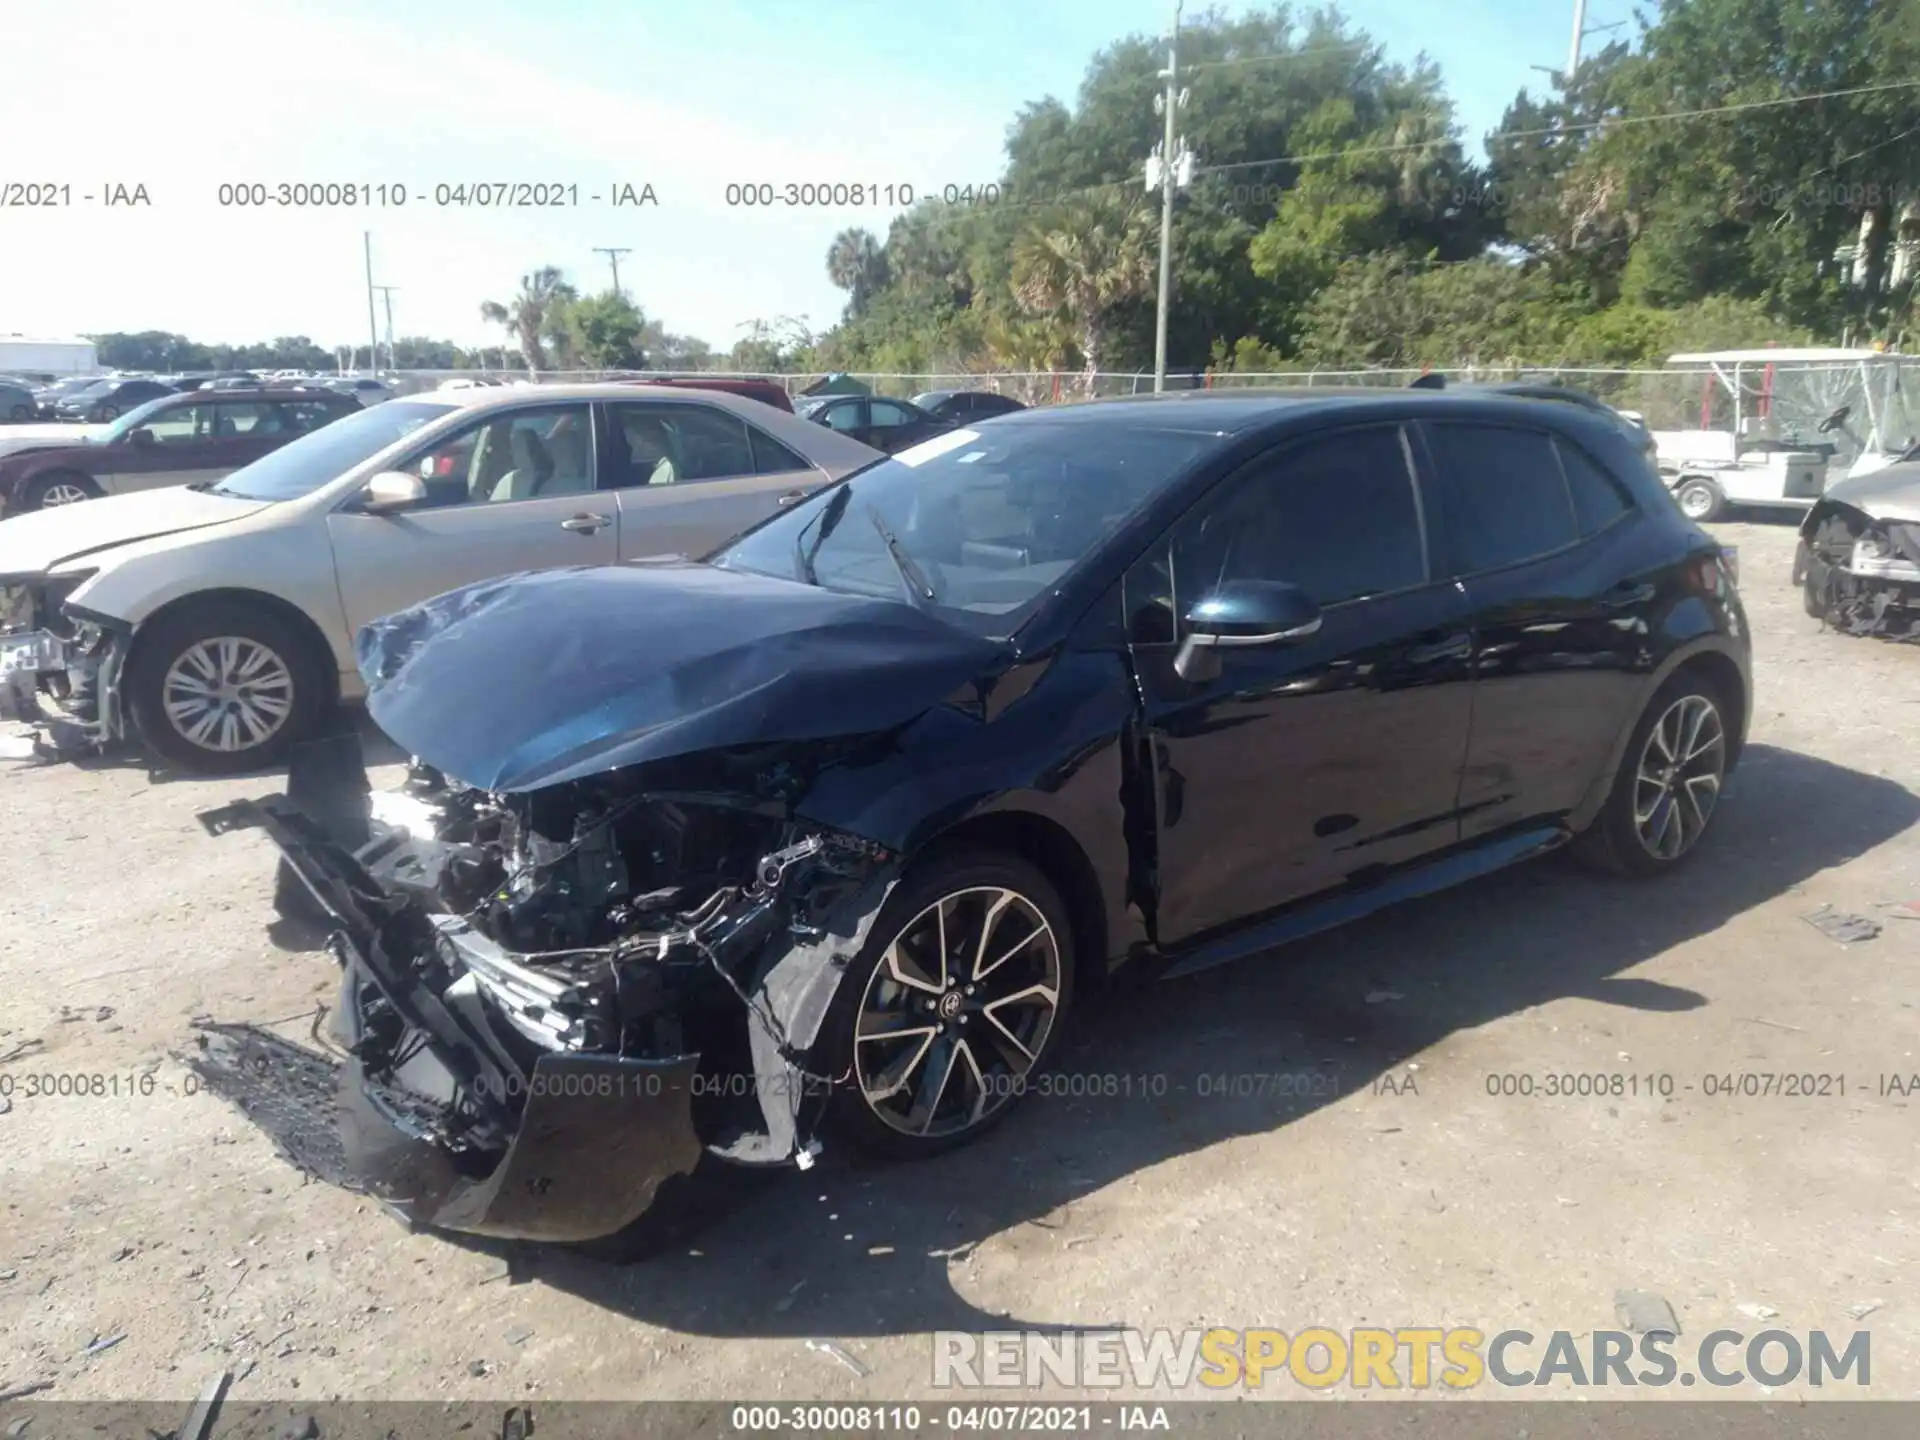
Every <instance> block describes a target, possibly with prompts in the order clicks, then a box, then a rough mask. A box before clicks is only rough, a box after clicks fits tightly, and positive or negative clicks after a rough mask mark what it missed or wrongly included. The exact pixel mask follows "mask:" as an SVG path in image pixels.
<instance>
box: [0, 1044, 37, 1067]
mask: <svg viewBox="0 0 1920 1440" xmlns="http://www.w3.org/2000/svg"><path fill="white" fill-rule="evenodd" d="M46 1048H47V1042H46V1041H44V1040H37V1039H36V1040H22V1041H21V1042H20V1043H19V1044H18V1045H15V1046H14V1047H13V1048H12V1049H11V1050H9V1051H7V1053H6V1054H4V1055H0V1065H4V1064H6V1063H7V1062H8V1061H9V1060H18V1059H19V1058H20V1057H21V1056H22V1055H31V1054H32V1053H33V1052H34V1051H36V1050H44V1049H46Z"/></svg>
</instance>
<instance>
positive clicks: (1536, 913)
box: [474, 745, 1920, 1338]
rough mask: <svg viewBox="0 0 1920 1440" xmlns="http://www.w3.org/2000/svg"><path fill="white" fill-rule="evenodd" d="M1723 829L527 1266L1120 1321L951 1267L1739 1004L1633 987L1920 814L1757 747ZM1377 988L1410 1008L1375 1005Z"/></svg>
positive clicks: (1100, 1041)
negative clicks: (1436, 1074) (973, 1113)
mask: <svg viewBox="0 0 1920 1440" xmlns="http://www.w3.org/2000/svg"><path fill="white" fill-rule="evenodd" d="M1721 818H1722V821H1723V823H1722V824H1721V826H1720V827H1719V828H1718V830H1717V831H1716V833H1715V835H1714V836H1713V837H1712V839H1711V840H1710V841H1709V842H1708V844H1707V845H1706V847H1705V848H1703V850H1702V851H1701V853H1700V854H1699V855H1698V856H1696V857H1695V858H1694V859H1693V861H1692V862H1690V864H1689V866H1688V868H1687V869H1686V870H1685V871H1684V872H1683V873H1682V874H1681V875H1677V876H1675V877H1673V878H1672V879H1671V880H1668V881H1665V882H1653V883H1644V884H1643V883H1636V882H1632V881H1627V880H1616V879H1613V878H1610V877H1605V876H1599V875H1595V874H1593V873H1591V872H1589V871H1587V870H1585V869H1584V868H1582V867H1580V866H1578V865H1577V864H1575V863H1573V862H1571V861H1568V860H1566V859H1562V858H1559V857H1554V858H1549V859H1546V860H1543V861H1538V862H1534V863H1532V864H1528V865H1523V866H1520V867H1517V868H1515V869H1512V870H1509V871H1506V872H1504V873H1502V874H1499V875H1495V876H1492V877H1489V878H1487V879H1484V880H1481V881H1478V882H1475V883H1472V884H1469V885H1466V886H1462V887H1459V888H1457V889H1454V890H1452V891H1449V892H1446V893H1444V894H1440V895H1436V896H1432V897H1429V898H1427V899H1423V900H1419V901H1414V902H1411V903H1409V904H1406V905H1402V906H1399V907H1396V908H1394V909H1391V910H1388V911H1384V912H1382V913H1380V914H1377V915H1374V916H1371V917H1369V918H1367V919H1365V920H1362V921H1359V922H1357V923H1355V924H1353V925H1350V926H1347V927H1345V928H1344V929H1342V930H1338V931H1334V932H1331V933H1329V934H1326V935H1322V936H1319V937H1315V938H1312V939H1308V940H1303V941H1300V942H1297V943H1295V944H1293V945H1291V946H1288V947H1285V948H1283V949H1281V950H1278V951H1275V952H1272V953H1270V954H1268V955H1265V956H1262V957H1259V958H1256V959H1254V960H1252V961H1248V962H1245V963H1241V964H1237V965H1233V966H1229V967H1224V968H1222V969H1219V970H1214V971H1209V972H1207V973H1204V974H1201V975H1199V976H1196V977H1194V978H1191V979H1187V980H1180V981H1172V982H1168V983H1164V984H1156V985H1151V986H1144V987H1130V988H1126V989H1119V990H1116V991H1114V992H1112V993H1110V994H1108V995H1106V996H1104V997H1102V998H1101V1000H1100V1001H1099V1002H1098V1003H1095V1004H1092V1005H1088V1006H1084V1007H1083V1008H1082V1013H1081V1014H1080V1015H1079V1016H1078V1018H1077V1023H1075V1024H1073V1025H1072V1026H1071V1027H1070V1029H1069V1032H1068V1034H1067V1035H1066V1036H1065V1037H1064V1039H1065V1042H1066V1043H1065V1048H1064V1049H1063V1051H1062V1052H1061V1054H1060V1056H1059V1059H1058V1062H1057V1065H1056V1070H1055V1076H1056V1080H1055V1088H1056V1090H1064V1091H1066V1093H1065V1094H1064V1095H1059V1094H1056V1095H1039V1094H1036V1095H1031V1096H1029V1098H1028V1099H1027V1101H1026V1102H1025V1103H1024V1104H1023V1105H1022V1106H1020V1107H1019V1108H1018V1109H1017V1110H1016V1111H1014V1112H1013V1113H1012V1114H1010V1115H1009V1116H1008V1118H1007V1120H1006V1122H1005V1123H1004V1124H1002V1125H1000V1126H999V1127H997V1128H996V1129H994V1130H993V1131H991V1132H989V1133H988V1134H986V1135H984V1136H982V1137H981V1138H980V1139H979V1140H978V1141H976V1142H975V1143H974V1144H972V1145H969V1146H967V1147H966V1148H964V1149H962V1150H958V1151H955V1152H952V1153H950V1154H947V1155H944V1156H941V1157H938V1158H935V1159H931V1160H926V1161H921V1162H919V1163H915V1164H895V1165H881V1164H867V1163H862V1162H859V1161H856V1160H848V1159H845V1158H842V1157H834V1156H826V1157H823V1159H822V1161H821V1163H820V1164H819V1165H818V1166H816V1167H815V1168H814V1169H813V1170H812V1171H810V1172H808V1173H805V1174H801V1173H798V1172H794V1171H782V1172H779V1173H776V1174H774V1175H771V1176H769V1175H764V1174H761V1175H755V1174H744V1173H742V1172H737V1171H735V1172H727V1173H729V1174H731V1175H734V1176H738V1177H739V1178H738V1181H737V1183H734V1184H731V1185H726V1186H724V1187H723V1193H721V1194H719V1195H718V1196H716V1195H714V1194H708V1195H707V1196H705V1197H703V1199H702V1202H701V1206H702V1211H703V1213H704V1214H705V1216H706V1217H707V1219H706V1223H705V1224H704V1228H703V1229H701V1230H700V1231H699V1232H697V1233H695V1234H693V1235H692V1236H691V1237H689V1238H687V1239H686V1240H685V1241H684V1243H681V1244H678V1245H676V1246H674V1247H673V1248H671V1249H669V1250H666V1251H664V1252H662V1253H659V1254H657V1255H655V1256H654V1258H652V1259H650V1260H647V1261H644V1262H642V1263H638V1264H633V1265H628V1266H616V1265H610V1264H606V1263H602V1262H599V1261H596V1260H594V1259H591V1258H589V1257H588V1256H586V1255H583V1254H581V1253H580V1252H578V1251H571V1250H566V1249H560V1248H552V1247H505V1248H506V1250H507V1251H509V1252H517V1253H514V1257H513V1259H512V1260H510V1262H509V1263H510V1268H512V1269H514V1270H515V1271H516V1273H518V1274H520V1275H522V1276H526V1277H531V1278H537V1279H539V1280H542V1281H544V1282H545V1283H547V1284H550V1285H553V1286H557V1287H558V1288H560V1289H562V1290H565V1291H567V1292H569V1293H572V1294H575V1295H578V1296H580V1297H582V1298H584V1299H587V1300H590V1301H592V1302H593V1303H595V1304H597V1305H600V1306H602V1307H604V1308H605V1309H606V1310H608V1311H610V1312H612V1313H614V1314H618V1315H624V1316H628V1317H631V1318H633V1319H637V1320H641V1321H644V1322H646V1323H649V1324H653V1325H660V1326H666V1327H669V1328H672V1329H674V1330H677V1331H681V1332H684V1333H691V1334H698V1335H715V1336H721V1335H725V1336H754V1337H795V1338H798V1337H805V1336H817V1335H823V1334H826V1335H839V1336H860V1335H883V1334H900V1333H915V1332H922V1331H927V1330H935V1329H955V1330H973V1331H976V1332H977V1331H980V1330H982V1329H1006V1328H1010V1327H1012V1326H1015V1325H1018V1326H1031V1327H1033V1328H1042V1329H1046V1328H1054V1327H1055V1326H1056V1325H1058V1324H1061V1323H1092V1324H1101V1323H1106V1322H1107V1321H1109V1320H1114V1319H1117V1318H1118V1317H1080V1316H1076V1317H1062V1316H1018V1317H1009V1316H1005V1315H996V1314H989V1313H986V1312H984V1311H982V1310H980V1309H978V1308H977V1307H975V1306H974V1305H973V1304H971V1303H970V1302H969V1301H968V1300H967V1299H966V1298H965V1297H964V1296H962V1295H961V1294H960V1293H959V1291H958V1290H956V1288H955V1285H954V1282H953V1278H952V1275H951V1272H950V1270H949V1266H950V1264H951V1263H953V1262H956V1261H963V1260H964V1258H965V1256H966V1255H967V1254H968V1252H969V1251H970V1250H971V1249H972V1248H973V1247H975V1246H977V1245H979V1244H980V1243H981V1242H982V1241H985V1240H987V1239H988V1238H989V1237H992V1236H996V1235H1002V1234H1005V1233H1007V1232H1009V1231H1012V1230H1014V1229H1016V1228H1017V1227H1022V1226H1033V1227H1039V1229H1040V1230H1042V1231H1046V1230H1054V1231H1057V1232H1060V1236H1061V1238H1060V1240H1059V1243H1060V1244H1063V1245H1065V1244H1069V1243H1072V1244H1082V1243H1090V1244H1095V1245H1098V1244H1102V1243H1105V1244H1111V1243H1112V1237H1097V1236H1096V1237H1093V1238H1091V1239H1083V1238H1082V1237H1083V1236H1085V1235H1087V1234H1088V1232H1086V1231H1085V1230H1083V1229H1080V1228H1078V1226H1077V1224H1076V1221H1075V1218H1074V1206H1075V1205H1076V1203H1077V1202H1080V1201H1082V1200H1084V1199H1086V1198H1087V1197H1090V1196H1093V1195H1095V1194H1096V1193H1097V1192H1099V1191H1100V1190H1102V1189H1103V1188H1105V1187H1108V1186H1111V1185H1114V1184H1116V1183H1119V1182H1123V1181H1125V1180H1126V1178H1127V1177H1129V1176H1132V1175H1135V1174H1137V1173H1139V1172H1141V1171H1144V1170H1147V1169H1149V1168H1151V1167H1154V1166H1157V1165H1160V1164H1162V1163H1164V1162H1165V1161H1167V1160H1169V1159H1172V1158H1174V1157H1177V1156H1180V1155H1185V1154H1188V1153H1190V1152H1194V1151H1199V1150H1202V1149H1205V1148H1207V1147H1209V1146H1212V1145H1216V1144H1218V1143H1220V1142H1222V1141H1225V1140H1231V1139H1233V1138H1235V1137H1239V1136H1245V1135H1251V1134H1259V1133H1264V1132H1269V1131H1273V1130H1276V1129H1278V1128H1280V1127H1283V1126H1285V1125H1287V1124H1289V1123H1290V1122H1292V1121H1294V1120H1297V1119H1300V1118H1301V1117H1303V1116H1305V1115H1308V1114H1310V1113H1312V1112H1313V1111H1314V1110H1316V1109H1318V1108H1319V1107H1321V1106H1323V1105H1326V1104H1328V1103H1330V1102H1332V1101H1334V1100H1337V1099H1338V1098H1340V1097H1341V1096H1345V1095H1352V1094H1356V1093H1365V1092H1368V1091H1374V1092H1375V1093H1378V1092H1377V1090H1376V1089H1375V1087H1376V1086H1377V1085H1378V1084H1380V1083H1381V1077H1383V1076H1389V1075H1396V1074H1400V1073H1403V1072H1404V1070H1405V1066H1406V1064H1407V1062H1408V1061H1410V1060H1411V1059H1413V1058H1414V1057H1416V1056H1418V1055H1419V1054H1420V1053H1421V1052H1422V1051H1424V1050H1426V1049H1427V1048H1428V1047H1430V1046H1433V1045H1435V1044H1436V1043H1438V1042H1440V1041H1442V1040H1444V1039H1446V1038H1447V1037H1448V1036H1449V1035H1452V1034H1454V1033H1456V1032H1458V1031H1462V1030H1466V1029H1470V1028H1472V1027H1476V1026H1480V1025H1484V1024H1486V1023H1488V1022H1489V1021H1492V1020H1497V1019H1499V1018H1501V1017H1503V1016H1509V1015H1513V1014H1515V1013H1517V1012H1520V1011H1523V1010H1525V1009H1527V1008H1528V1007H1530V1006H1536V1005H1542V1004H1546V1003H1548V1002H1551V1001H1554V1000H1560V999H1565V998H1568V997H1580V998H1586V999H1591V1000H1596V1001H1600V1002H1602V1003H1605V1004H1611V1005H1619V1006H1623V1007H1626V1008H1628V1009H1632V1010H1640V1011H1648V1012H1655V1013H1668V1012H1679V1011H1686V1010H1693V1009H1698V1008H1700V1007H1703V1006H1707V1005H1714V1004H1725V1003H1729V999H1730V997H1731V996H1732V995H1733V994H1734V993H1736V986H1737V977H1733V976H1729V977H1728V986H1727V988H1726V990H1724V991H1722V992H1719V993H1716V994H1699V993H1696V992H1694V991H1691V990H1686V989H1680V988H1676V987H1673V986H1670V985H1665V984H1662V983H1660V982H1658V981H1655V980H1649V979H1643V978H1639V977H1634V976H1628V975H1625V974H1623V972H1625V971H1628V970H1631V969H1632V968H1633V967H1635V966H1637V965H1639V964H1641V963H1642V962H1644V961H1646V960H1648V959H1650V958H1652V957H1654V956H1656V955H1659V954H1660V953H1661V952H1663V951H1665V950H1667V949H1668V948H1669V947H1672V946H1675V945H1678V944H1681V943H1683V942H1685V941H1688V940H1690V939H1693V938H1695V937H1697V936H1700V935H1704V934H1707V933H1709V932H1711V931H1713V930H1715V929H1717V928H1719V927H1720V926H1722V925H1724V924H1725V923H1726V922H1727V921H1728V920H1730V919H1732V918H1733V917H1734V916H1736V915H1738V914H1740V913H1741V912H1743V911H1746V910H1749V909H1751V908H1752V907H1754V906H1756V905H1759V904H1761V903H1762V902H1764V901H1767V900H1769V899H1772V898H1773V897H1775V896H1777V895H1780V894H1782V893H1783V892H1785V891H1786V890H1787V889H1788V888H1789V887H1791V886H1793V885H1795V884H1797V883H1799V882H1801V881H1803V880H1805V879H1806V878H1807V877H1809V876H1811V875H1813V874H1815V873H1817V872H1819V871H1822V870H1825V869H1827V868H1829V867H1831V866H1834V865H1838V864H1841V863H1843V862H1845V861H1846V860H1849V859H1851V858H1853V857H1855V856H1858V855H1860V854H1862V853H1863V852H1865V851H1867V850H1869V849H1871V848H1872V847H1874V846H1876V845H1878V844H1880V843H1881V842H1883V841H1885V840H1887V839H1888V838H1890V837H1891V836H1893V835H1896V834H1898V833H1899V832H1900V831H1902V830H1904V829H1905V828H1906V827H1908V826H1909V825H1911V824H1913V823H1914V821H1915V820H1916V819H1920V798H1917V797H1916V796H1914V795H1913V794H1912V793H1910V792H1909V791H1908V790H1906V789H1905V788H1904V787H1902V786H1900V785H1898V784H1896V783H1894V782H1892V781H1890V780H1887V779H1884V778H1881V777H1878V776H1874V775H1869V774H1865V773H1862V772H1859V771H1854V770H1849V769H1846V768H1845V767H1842V766H1839V765H1833V764H1829V763H1827V762H1825V761H1822V760H1818V759H1814V758H1812V757H1810V756H1806V755H1801V754H1797V753H1794V752H1792V751H1787V750H1780V749H1775V748H1773V747H1770V746H1764V745H1756V746H1752V747H1750V749H1749V750H1748V752H1747V754H1746V757H1745V759H1744V761H1743V764H1742V767H1741V770H1740V772H1739V773H1738V775H1737V777H1735V783H1734V784H1733V785H1730V787H1729V796H1728V799H1727V801H1726V804H1725V811H1724V814H1723V815H1722V817H1721ZM1378 991H1389V992H1394V995H1393V998H1392V999H1391V1000H1388V999H1387V997H1383V996H1380V995H1378V994H1376V995H1375V999H1376V1001H1377V1002H1382V1003H1368V999H1367V997H1368V995H1369V993H1373V992H1378ZM1075 1077H1079V1079H1078V1080H1077V1081H1076V1078H1075ZM1237 1077H1249V1078H1248V1079H1247V1080H1246V1081H1244V1082H1243V1081H1241V1080H1240V1079H1239V1078H1237ZM1286 1077H1293V1078H1292V1079H1291V1081H1290V1082H1289V1081H1288V1080H1287V1079H1286ZM1063 1081H1064V1082H1065V1083H1064V1084H1063V1083H1061V1082H1063ZM1289 1090H1290V1091H1291V1092H1292V1093H1286V1092H1288V1091H1289ZM474 1248H477V1249H482V1250H487V1251H490V1252H493V1253H502V1250H503V1247H500V1246H497V1245H493V1244H489V1243H486V1242H479V1243H477V1244H475V1246H474ZM1088 1253H1090V1254H1094V1253H1097V1252H1094V1251H1089V1252H1088Z"/></svg>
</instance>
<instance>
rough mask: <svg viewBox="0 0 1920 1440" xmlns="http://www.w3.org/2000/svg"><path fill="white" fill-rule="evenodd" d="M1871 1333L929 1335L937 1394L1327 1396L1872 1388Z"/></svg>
mask: <svg viewBox="0 0 1920 1440" xmlns="http://www.w3.org/2000/svg"><path fill="white" fill-rule="evenodd" d="M1872 1373H1873V1371H1872V1337H1871V1334H1870V1333H1869V1332H1868V1331H1865V1330H1856V1331H1854V1332H1853V1333H1852V1334H1851V1335H1849V1336H1847V1337H1845V1340H1844V1342H1842V1341H1838V1340H1836V1339H1835V1337H1833V1336H1830V1335H1828V1333H1827V1332H1826V1331H1824V1330H1810V1331H1807V1332H1805V1333H1804V1334H1797V1333H1795V1332H1793V1331H1790V1330H1762V1331H1760V1332H1758V1333H1756V1334H1754V1335H1751V1336H1749V1335H1746V1334H1744V1333H1742V1332H1740V1331H1737V1330H1715V1331H1713V1332H1711V1333H1710V1334H1708V1335H1706V1336H1704V1337H1702V1338H1701V1339H1700V1340H1699V1341H1698V1342H1690V1343H1686V1344H1683V1343H1681V1342H1680V1341H1679V1340H1678V1339H1676V1338H1675V1337H1673V1336H1671V1335H1665V1334H1650V1335H1640V1334H1634V1333H1632V1332H1629V1331H1626V1330H1595V1331H1593V1332H1591V1333H1590V1334H1582V1335H1575V1334H1573V1333H1572V1332H1571V1331H1566V1330H1554V1331H1551V1332H1548V1333H1546V1334H1543V1335H1536V1334H1535V1333H1534V1332H1533V1331H1531V1330H1501V1331H1498V1332H1496V1333H1495V1334H1493V1335H1492V1336H1491V1337H1489V1336H1488V1335H1487V1333H1486V1332H1485V1331H1483V1330H1474V1329H1468V1328H1464V1327H1458V1326H1455V1327H1451V1328H1443V1327H1440V1326H1431V1327H1427V1326H1411V1327H1406V1328H1401V1329H1393V1330H1388V1329H1355V1330H1347V1331H1339V1330H1334V1329H1331V1328H1327V1327H1322V1326H1310V1327H1308V1328H1306V1329H1303V1330H1299V1331H1296V1332H1294V1333H1292V1334H1291V1335H1290V1334H1289V1333H1288V1332H1286V1331H1284V1330H1269V1329H1245V1330H1227V1329H1211V1330H1200V1329H1189V1330H1151V1331H1141V1330H1110V1331H1093V1332H1088V1331H1070V1332H1067V1333H1064V1334H1060V1333H1056V1334H1041V1333H1037V1332H1030V1331H1024V1330H1005V1331H989V1332H987V1333H985V1334H973V1333H970V1332H966V1331H955V1330H940V1331H936V1332H934V1335H933V1383H934V1385H935V1387H936V1388H940V1389H959V1390H971V1389H1002V1388H1004V1389H1021V1388H1026V1389H1032V1388H1036V1387H1039V1386H1042V1385H1064V1386H1069V1387H1076V1388H1079V1387H1085V1388H1091V1389H1117V1388H1121V1387H1127V1388H1132V1389H1139V1390H1164V1389H1173V1390H1185V1389H1188V1388H1190V1387H1193V1386H1202V1387H1206V1388H1209V1389H1214V1390H1223V1389H1230V1388H1241V1389H1248V1390H1256V1389H1260V1388H1262V1387H1263V1386H1267V1385H1283V1384H1284V1385H1301V1386H1305V1387H1306V1388H1308V1389H1310V1390H1324V1389H1327V1388H1329V1387H1331V1386H1335V1385H1345V1386H1348V1387H1351V1388H1352V1389H1356V1390H1372V1389H1381V1390H1399V1389H1413V1390H1424V1389H1428V1388H1433V1387H1443V1388H1445V1389H1449V1390H1469V1389H1473V1388H1474V1387H1476V1386H1481V1385H1485V1384H1488V1383H1489V1382H1491V1383H1492V1384H1495V1385H1501V1386H1510V1387H1518V1386H1529V1387H1532V1386H1544V1385H1556V1384H1564V1385H1573V1386H1577V1387H1595V1386H1604V1387H1608V1388H1614V1387H1626V1388H1635V1387H1641V1386H1650V1387H1655V1388H1658V1387H1662V1386H1670V1385H1679V1386H1683V1387H1687V1386H1696V1385H1707V1386H1710V1387H1718V1388H1725V1387H1729V1386H1735V1385H1742V1384H1746V1383H1748V1382H1749V1381H1751V1382H1753V1383H1756V1384H1760V1385H1764V1386H1768V1387H1769V1388H1778V1387H1781V1386H1785V1385H1792V1384H1796V1383H1799V1382H1802V1381H1804V1382H1805V1383H1806V1384H1808V1385H1829V1384H1846V1385H1853V1386H1857V1387H1862V1388H1864V1387H1865V1386H1867V1385H1868V1384H1870V1383H1871V1380H1872Z"/></svg>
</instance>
